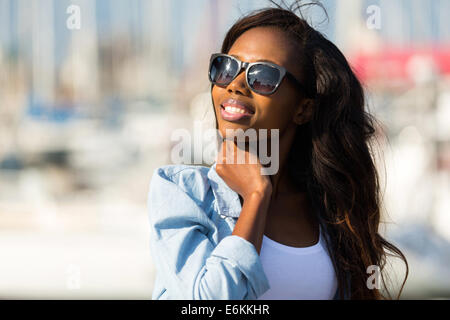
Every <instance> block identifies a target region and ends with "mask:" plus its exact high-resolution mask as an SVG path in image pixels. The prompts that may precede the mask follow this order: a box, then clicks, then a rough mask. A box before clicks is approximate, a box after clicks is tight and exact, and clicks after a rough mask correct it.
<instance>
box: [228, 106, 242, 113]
mask: <svg viewBox="0 0 450 320" xmlns="http://www.w3.org/2000/svg"><path fill="white" fill-rule="evenodd" d="M225 111H226V112H230V113H245V110H244V109H241V108H236V107H225Z"/></svg>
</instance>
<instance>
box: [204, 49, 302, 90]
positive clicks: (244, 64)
mask: <svg viewBox="0 0 450 320" xmlns="http://www.w3.org/2000/svg"><path fill="white" fill-rule="evenodd" d="M217 57H227V58H230V59H232V60H234V61H236V62H237V63H238V71H237V72H236V74H235V75H234V76H233V78H232V79H231V81H230V82H229V83H226V84H219V83H216V82H215V81H212V80H211V67H212V63H213V61H214V59H215V58H217ZM261 64H262V65H267V66H270V67H272V68H275V69H277V70H278V71H279V72H280V78H279V79H278V82H277V84H276V85H275V87H274V89H273V90H272V91H270V92H259V91H258V90H255V89H253V88H252V87H251V86H250V84H249V82H248V70H249V69H250V68H251V67H252V66H254V65H261ZM242 69H244V70H245V81H246V82H247V86H248V87H249V88H250V90H252V91H253V92H256V93H257V94H261V95H271V94H273V93H274V92H275V91H277V89H278V87H279V86H280V84H281V82H282V81H283V78H284V77H285V76H287V77H288V78H289V79H290V80H292V81H293V82H294V83H295V84H296V85H297V86H298V87H301V88H304V86H303V85H302V84H301V83H300V82H299V81H298V80H297V79H296V78H295V76H294V75H293V74H292V73H290V72H289V71H287V70H286V68H284V67H282V66H279V65H277V64H275V63H271V62H267V61H256V62H244V61H241V60H239V59H238V58H236V57H233V56H230V55H228V54H225V53H213V54H212V55H211V58H210V59H209V69H208V79H209V81H210V82H211V83H212V84H215V85H218V86H227V85H229V84H230V83H231V82H233V80H234V79H236V77H237V76H238V75H239V74H240V73H241V71H242Z"/></svg>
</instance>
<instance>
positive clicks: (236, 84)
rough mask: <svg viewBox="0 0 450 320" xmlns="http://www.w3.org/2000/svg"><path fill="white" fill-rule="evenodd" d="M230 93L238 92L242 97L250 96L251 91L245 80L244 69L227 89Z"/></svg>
mask: <svg viewBox="0 0 450 320" xmlns="http://www.w3.org/2000/svg"><path fill="white" fill-rule="evenodd" d="M227 90H228V92H236V93H240V94H242V95H248V94H249V93H250V89H249V88H248V86H247V81H246V79H245V70H244V69H242V70H241V72H240V73H239V74H238V75H237V77H236V78H234V79H233V81H231V83H230V84H229V85H228V87H227Z"/></svg>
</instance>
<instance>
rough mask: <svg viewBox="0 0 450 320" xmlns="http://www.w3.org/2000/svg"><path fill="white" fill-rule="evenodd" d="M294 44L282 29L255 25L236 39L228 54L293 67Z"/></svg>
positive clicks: (243, 59) (249, 60) (245, 59)
mask: <svg viewBox="0 0 450 320" xmlns="http://www.w3.org/2000/svg"><path fill="white" fill-rule="evenodd" d="M295 53H296V44H295V42H294V41H293V40H292V38H290V37H289V36H288V35H287V34H286V33H285V32H284V31H283V30H281V29H278V28H273V27H257V28H252V29H250V30H247V31H246V32H244V33H243V34H242V35H241V36H240V37H238V38H237V39H236V41H235V42H234V43H233V45H232V47H231V48H230V50H229V51H228V54H230V55H233V56H235V57H237V58H238V59H240V60H242V61H246V62H256V61H261V60H266V61H271V62H273V63H276V64H278V65H281V66H284V67H286V68H290V69H292V68H295V67H296V66H295V56H294V54H295Z"/></svg>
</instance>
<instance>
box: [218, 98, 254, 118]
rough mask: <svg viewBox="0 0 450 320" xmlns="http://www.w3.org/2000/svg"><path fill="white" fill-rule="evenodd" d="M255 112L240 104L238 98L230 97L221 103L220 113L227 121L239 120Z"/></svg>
mask: <svg viewBox="0 0 450 320" xmlns="http://www.w3.org/2000/svg"><path fill="white" fill-rule="evenodd" d="M253 114H254V112H252V110H249V108H247V107H246V106H244V105H242V104H239V103H238V102H237V101H236V100H232V99H229V100H227V101H225V102H224V103H222V104H221V105H220V115H221V117H222V119H224V120H227V121H237V120H240V119H242V118H249V117H251V116H252V115H253Z"/></svg>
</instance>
